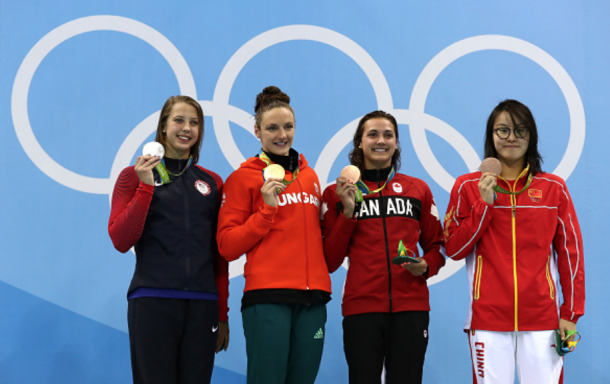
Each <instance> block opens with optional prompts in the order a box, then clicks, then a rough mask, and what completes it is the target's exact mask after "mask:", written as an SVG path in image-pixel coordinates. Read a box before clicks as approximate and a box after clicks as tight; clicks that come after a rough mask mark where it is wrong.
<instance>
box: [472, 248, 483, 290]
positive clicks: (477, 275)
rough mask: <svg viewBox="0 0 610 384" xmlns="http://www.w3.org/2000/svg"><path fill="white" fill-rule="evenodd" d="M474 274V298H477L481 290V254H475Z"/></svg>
mask: <svg viewBox="0 0 610 384" xmlns="http://www.w3.org/2000/svg"><path fill="white" fill-rule="evenodd" d="M476 267H477V268H476V271H475V274H474V299H475V300H479V297H480V293H481V292H480V291H481V274H482V273H483V256H481V255H479V256H477V265H476Z"/></svg>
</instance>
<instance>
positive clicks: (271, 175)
mask: <svg viewBox="0 0 610 384" xmlns="http://www.w3.org/2000/svg"><path fill="white" fill-rule="evenodd" d="M284 176H286V171H285V170H284V168H283V167H282V166H281V165H279V164H271V165H268V166H267V167H266V168H265V169H264V170H263V177H264V178H265V180H269V179H279V180H284Z"/></svg>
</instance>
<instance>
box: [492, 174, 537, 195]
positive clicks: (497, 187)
mask: <svg viewBox="0 0 610 384" xmlns="http://www.w3.org/2000/svg"><path fill="white" fill-rule="evenodd" d="M531 183H532V174H531V173H530V174H529V175H528V176H527V182H526V183H525V186H524V187H523V189H521V190H520V191H515V192H511V191H507V190H506V189H504V188H502V187H500V186H499V185H496V186H495V187H494V191H496V192H500V193H503V194H505V195H519V194H521V193H523V191H525V190H526V189H528V188H529V186H530V184H531Z"/></svg>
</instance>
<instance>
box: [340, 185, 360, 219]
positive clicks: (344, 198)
mask: <svg viewBox="0 0 610 384" xmlns="http://www.w3.org/2000/svg"><path fill="white" fill-rule="evenodd" d="M357 189H358V187H356V186H355V185H354V184H352V183H349V182H348V181H347V179H346V178H345V177H339V178H338V179H337V189H336V193H337V196H338V197H339V199H340V200H341V204H343V214H344V215H345V217H347V218H348V219H352V218H354V209H355V208H356V191H357Z"/></svg>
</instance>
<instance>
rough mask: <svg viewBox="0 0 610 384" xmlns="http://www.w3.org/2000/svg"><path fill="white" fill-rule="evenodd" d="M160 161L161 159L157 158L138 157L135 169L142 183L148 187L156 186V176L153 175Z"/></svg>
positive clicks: (148, 156)
mask: <svg viewBox="0 0 610 384" xmlns="http://www.w3.org/2000/svg"><path fill="white" fill-rule="evenodd" d="M160 161H161V158H160V157H157V156H150V155H146V156H138V158H137V159H136V165H135V167H134V168H135V171H136V174H137V175H138V178H139V179H140V181H141V182H143V183H144V184H148V185H155V176H154V175H153V172H152V170H153V168H154V167H156V166H157V164H159V162H160Z"/></svg>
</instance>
